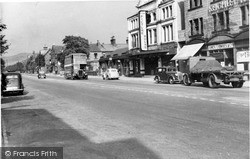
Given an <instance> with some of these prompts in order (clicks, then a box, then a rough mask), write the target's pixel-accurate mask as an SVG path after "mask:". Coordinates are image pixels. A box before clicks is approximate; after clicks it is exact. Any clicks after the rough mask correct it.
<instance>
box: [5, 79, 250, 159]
mask: <svg viewBox="0 0 250 159" xmlns="http://www.w3.org/2000/svg"><path fill="white" fill-rule="evenodd" d="M23 83H24V85H25V89H26V91H25V94H24V95H23V96H9V97H3V98H2V117H3V120H4V129H5V131H4V132H5V134H7V135H6V136H7V137H6V141H5V146H57V147H58V146H59V147H64V158H65V159H70V158H74V159H76V158H79V159H80V158H81V159H83V158H93V159H98V158H107V159H117V158H119V159H120V158H122V159H128V158H131V159H147V158H148V159H180V158H181V159H201V158H204V159H208V158H211V159H217V158H218V159H220V158H221V159H225V158H232V159H237V158H242V159H247V158H249V156H248V154H249V103H248V100H249V90H248V88H239V89H238V88H236V89H234V88H230V87H222V88H219V89H210V88H205V87H203V86H201V85H199V84H198V85H195V86H190V87H186V86H182V85H180V84H174V85H168V84H155V83H153V82H152V83H151V82H145V81H140V80H139V79H138V81H136V80H133V81H126V80H122V79H121V80H108V81H106V80H102V79H101V78H96V77H95V78H94V77H89V80H65V79H63V78H60V77H49V78H47V79H40V80H38V79H37V78H36V76H34V75H23Z"/></svg>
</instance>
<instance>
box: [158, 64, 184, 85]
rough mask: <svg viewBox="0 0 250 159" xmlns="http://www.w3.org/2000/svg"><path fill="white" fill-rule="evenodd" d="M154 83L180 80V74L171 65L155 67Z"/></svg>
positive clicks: (170, 82) (171, 82)
mask: <svg viewBox="0 0 250 159" xmlns="http://www.w3.org/2000/svg"><path fill="white" fill-rule="evenodd" d="M154 80H155V82H156V83H160V82H166V83H168V84H174V83H176V82H178V83H179V82H181V81H182V74H181V73H180V72H178V71H177V70H176V68H175V67H173V66H163V67H157V69H156V75H155V78H154Z"/></svg>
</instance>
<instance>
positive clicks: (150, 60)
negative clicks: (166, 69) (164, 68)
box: [145, 57, 158, 75]
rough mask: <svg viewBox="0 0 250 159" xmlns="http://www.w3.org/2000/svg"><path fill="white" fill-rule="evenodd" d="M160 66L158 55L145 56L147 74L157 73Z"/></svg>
mask: <svg viewBox="0 0 250 159" xmlns="http://www.w3.org/2000/svg"><path fill="white" fill-rule="evenodd" d="M157 67H158V57H146V58H145V75H155V70H156V68H157Z"/></svg>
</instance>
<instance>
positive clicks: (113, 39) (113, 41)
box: [110, 36, 116, 46]
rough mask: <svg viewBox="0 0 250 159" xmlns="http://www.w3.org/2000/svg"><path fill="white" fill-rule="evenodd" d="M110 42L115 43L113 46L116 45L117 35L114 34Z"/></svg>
mask: <svg viewBox="0 0 250 159" xmlns="http://www.w3.org/2000/svg"><path fill="white" fill-rule="evenodd" d="M110 42H111V45H113V46H114V45H116V42H115V36H112V37H111V40H110Z"/></svg>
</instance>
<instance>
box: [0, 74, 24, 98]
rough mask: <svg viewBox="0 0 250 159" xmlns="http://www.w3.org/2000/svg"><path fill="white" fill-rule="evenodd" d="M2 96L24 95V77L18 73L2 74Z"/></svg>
mask: <svg viewBox="0 0 250 159" xmlns="http://www.w3.org/2000/svg"><path fill="white" fill-rule="evenodd" d="M1 78H2V89H1V91H2V95H6V94H13V93H14V94H23V91H24V86H23V83H22V75H21V73H18V72H5V73H2V77H1Z"/></svg>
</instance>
